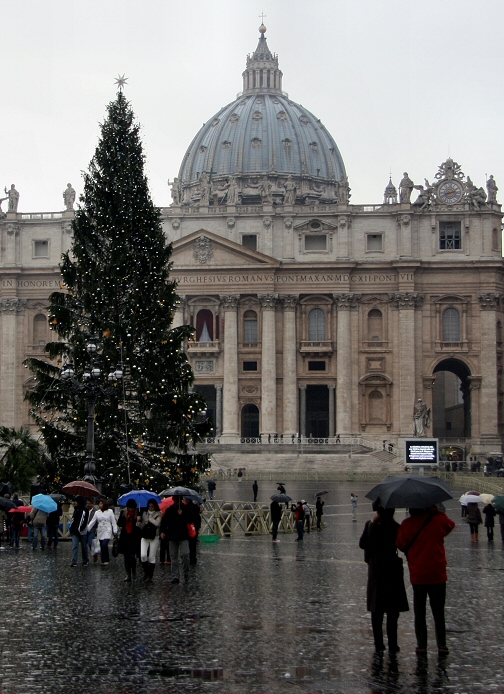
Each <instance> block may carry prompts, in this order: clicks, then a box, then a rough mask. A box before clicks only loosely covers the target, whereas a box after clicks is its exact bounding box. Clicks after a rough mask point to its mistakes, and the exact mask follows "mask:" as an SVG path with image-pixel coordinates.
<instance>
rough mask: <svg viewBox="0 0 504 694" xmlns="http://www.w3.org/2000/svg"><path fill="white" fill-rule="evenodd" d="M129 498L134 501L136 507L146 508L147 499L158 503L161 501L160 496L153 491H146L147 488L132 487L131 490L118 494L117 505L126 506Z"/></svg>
mask: <svg viewBox="0 0 504 694" xmlns="http://www.w3.org/2000/svg"><path fill="white" fill-rule="evenodd" d="M130 499H133V501H136V504H137V506H138V508H147V506H148V505H149V501H155V502H156V503H158V504H159V503H160V502H161V497H160V496H158V495H157V494H155V493H154V492H149V491H147V489H134V490H133V491H132V492H128V493H127V494H123V495H122V496H120V497H119V498H118V499H117V501H118V503H119V506H126V504H127V503H128V501H129V500H130Z"/></svg>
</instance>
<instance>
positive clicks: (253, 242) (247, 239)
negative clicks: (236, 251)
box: [241, 234, 257, 251]
mask: <svg viewBox="0 0 504 694" xmlns="http://www.w3.org/2000/svg"><path fill="white" fill-rule="evenodd" d="M241 239H242V246H245V248H250V250H251V251H257V234H243V236H242V237H241Z"/></svg>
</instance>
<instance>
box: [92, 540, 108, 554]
mask: <svg viewBox="0 0 504 694" xmlns="http://www.w3.org/2000/svg"><path fill="white" fill-rule="evenodd" d="M112 547H113V545H112ZM91 554H92V555H93V556H94V555H95V554H100V540H99V539H98V538H97V537H95V538H94V539H93V542H92V543H91Z"/></svg>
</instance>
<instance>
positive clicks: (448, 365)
mask: <svg viewBox="0 0 504 694" xmlns="http://www.w3.org/2000/svg"><path fill="white" fill-rule="evenodd" d="M434 373H435V374H436V381H435V383H434V388H433V391H432V433H433V435H434V436H435V437H436V438H447V439H457V438H467V437H470V436H471V388H470V382H469V376H470V375H471V374H470V371H469V369H468V368H467V366H466V365H465V364H464V363H463V362H461V361H459V360H458V359H444V360H443V361H442V362H440V363H439V364H438V365H437V366H436V368H435V369H434Z"/></svg>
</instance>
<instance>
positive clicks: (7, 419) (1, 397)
mask: <svg viewBox="0 0 504 694" xmlns="http://www.w3.org/2000/svg"><path fill="white" fill-rule="evenodd" d="M26 306H27V301H26V300H25V299H18V298H17V297H14V296H12V297H7V298H3V299H0V316H1V320H2V327H1V332H0V402H1V403H2V418H1V424H2V425H3V426H6V427H15V426H19V422H16V416H17V413H18V405H19V403H20V401H21V396H22V393H21V385H20V383H19V379H18V368H19V364H18V340H17V336H18V329H17V328H18V326H17V323H18V320H19V318H20V316H21V315H22V314H24V312H25V309H26Z"/></svg>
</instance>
